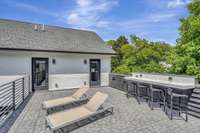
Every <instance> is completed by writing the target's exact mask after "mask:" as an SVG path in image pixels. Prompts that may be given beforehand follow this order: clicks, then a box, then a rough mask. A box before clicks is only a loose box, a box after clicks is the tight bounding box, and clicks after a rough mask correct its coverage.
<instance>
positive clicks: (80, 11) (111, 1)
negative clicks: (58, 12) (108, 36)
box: [65, 0, 118, 29]
mask: <svg viewBox="0 0 200 133" xmlns="http://www.w3.org/2000/svg"><path fill="white" fill-rule="evenodd" d="M117 4H118V1H117V0H76V6H75V7H74V9H72V10H71V11H68V15H66V16H65V17H66V21H67V23H68V24H70V25H73V26H74V27H77V28H84V29H85V28H92V27H105V26H106V25H108V23H109V22H108V21H106V20H104V19H103V18H102V16H103V15H104V14H106V13H107V12H108V11H109V10H111V9H112V7H113V6H116V5H117Z"/></svg>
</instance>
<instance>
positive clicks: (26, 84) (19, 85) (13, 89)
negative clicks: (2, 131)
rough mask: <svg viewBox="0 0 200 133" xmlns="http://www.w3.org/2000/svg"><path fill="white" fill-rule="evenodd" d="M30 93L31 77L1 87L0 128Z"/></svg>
mask: <svg viewBox="0 0 200 133" xmlns="http://www.w3.org/2000/svg"><path fill="white" fill-rule="evenodd" d="M30 93H31V91H30V77H29V76H24V77H21V78H18V79H16V80H14V81H11V82H8V83H5V84H3V85H0V126H1V125H2V124H3V123H4V122H5V121H6V119H7V118H8V117H9V116H10V115H11V114H12V113H14V112H15V110H16V109H17V108H18V107H19V106H20V105H21V104H22V103H23V102H24V100H25V99H26V98H27V97H28V96H29V95H30Z"/></svg>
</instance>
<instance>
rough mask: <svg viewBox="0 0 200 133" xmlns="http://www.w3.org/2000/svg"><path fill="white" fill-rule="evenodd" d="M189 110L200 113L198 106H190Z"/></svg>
mask: <svg viewBox="0 0 200 133" xmlns="http://www.w3.org/2000/svg"><path fill="white" fill-rule="evenodd" d="M188 110H189V111H191V112H195V113H197V114H199V115H200V109H199V108H196V107H193V106H188Z"/></svg>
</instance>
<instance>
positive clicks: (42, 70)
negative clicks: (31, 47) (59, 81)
mask: <svg viewBox="0 0 200 133" xmlns="http://www.w3.org/2000/svg"><path fill="white" fill-rule="evenodd" d="M48 80H49V59H48V58H32V89H33V91H35V90H42V89H48Z"/></svg>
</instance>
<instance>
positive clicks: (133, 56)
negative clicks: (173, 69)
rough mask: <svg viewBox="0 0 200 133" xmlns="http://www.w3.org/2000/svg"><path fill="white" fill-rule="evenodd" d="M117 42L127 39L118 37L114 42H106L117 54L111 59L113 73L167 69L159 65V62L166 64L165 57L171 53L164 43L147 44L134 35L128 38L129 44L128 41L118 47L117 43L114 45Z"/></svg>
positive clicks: (144, 40)
mask: <svg viewBox="0 0 200 133" xmlns="http://www.w3.org/2000/svg"><path fill="white" fill-rule="evenodd" d="M118 40H127V39H125V38H124V37H123V39H121V37H119V38H118V39H117V40H116V41H114V40H111V41H108V44H109V45H112V47H115V49H114V50H115V51H116V52H117V53H118V55H117V56H116V57H114V58H113V59H112V70H113V72H116V73H123V74H129V73H132V72H141V71H142V72H166V71H167V69H166V68H165V67H164V66H163V65H162V64H160V62H162V61H163V62H166V60H167V58H166V57H167V56H168V53H169V52H170V51H171V47H170V45H168V44H166V43H164V42H149V41H148V40H146V39H141V38H139V37H137V36H134V35H131V36H130V40H131V43H130V44H129V42H128V41H123V43H121V44H120V45H119V43H116V42H117V41H118ZM113 42H115V43H113ZM121 42H122V41H121ZM115 45H117V46H115ZM119 46H120V47H119ZM116 48H118V49H116Z"/></svg>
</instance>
